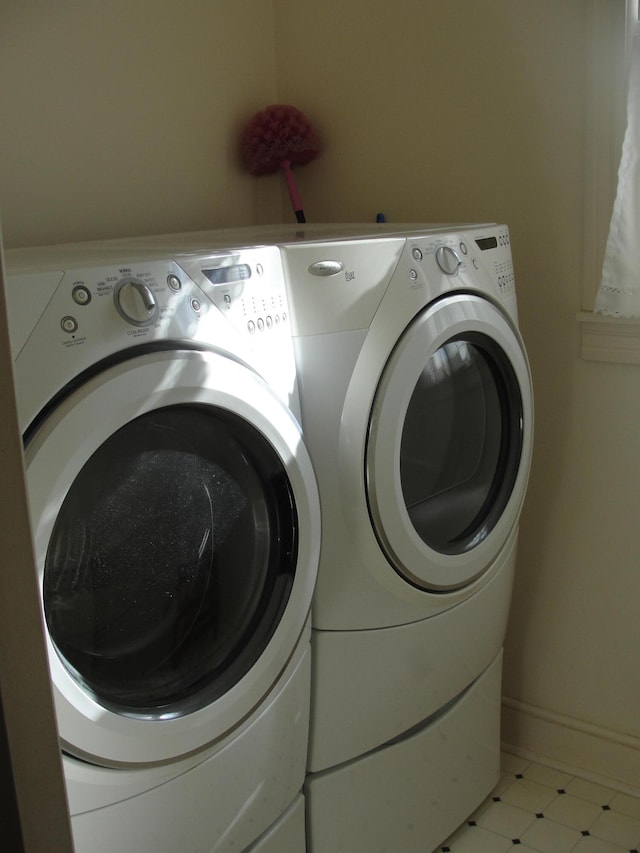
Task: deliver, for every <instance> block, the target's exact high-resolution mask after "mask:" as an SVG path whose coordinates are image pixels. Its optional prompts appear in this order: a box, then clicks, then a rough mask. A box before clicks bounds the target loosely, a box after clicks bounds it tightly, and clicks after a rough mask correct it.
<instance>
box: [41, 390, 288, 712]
mask: <svg viewBox="0 0 640 853" xmlns="http://www.w3.org/2000/svg"><path fill="white" fill-rule="evenodd" d="M296 554H297V518H296V511H295V507H294V501H293V496H292V491H291V487H290V484H289V481H288V479H287V476H286V472H285V470H284V468H283V465H282V463H281V461H280V459H279V457H278V456H277V454H276V453H275V451H274V449H273V448H272V447H271V446H270V444H269V443H268V442H267V441H266V440H265V438H264V437H263V436H262V435H261V434H260V433H259V432H258V430H256V429H255V428H254V427H253V426H251V425H250V424H248V422H246V421H245V420H243V419H242V418H241V417H239V416H238V415H235V414H233V413H231V412H228V411H224V410H223V409H218V408H213V407H204V406H197V405H178V406H169V407H166V408H161V409H156V410H153V411H151V412H148V413H146V414H143V415H141V416H140V417H138V418H136V419H134V420H132V421H130V422H129V423H127V424H125V425H124V426H122V427H121V428H120V429H119V430H118V431H117V432H115V433H114V434H113V435H112V436H111V437H110V438H108V439H107V440H106V441H105V442H104V443H102V444H101V445H100V446H99V447H98V448H97V450H95V452H94V453H93V454H92V455H91V457H90V458H89V459H88V460H87V462H86V463H85V465H84V466H83V468H82V469H81V471H80V472H79V474H78V475H77V476H76V478H75V479H74V481H73V483H72V485H71V487H70V489H69V490H68V492H67V494H66V497H65V499H64V501H63V503H62V506H61V509H60V512H59V514H58V516H57V518H56V521H55V524H54V526H53V530H52V534H51V537H50V541H49V546H48V549H47V554H46V560H45V565H44V576H43V600H44V608H45V617H46V622H47V626H48V629H49V633H50V636H51V639H52V641H53V643H54V645H55V647H56V649H57V651H58V654H59V655H60V657H61V659H62V661H63V663H64V665H65V666H66V668H67V669H68V670H69V672H70V673H71V674H72V676H73V677H74V678H75V679H76V680H77V681H78V682H79V683H81V684H82V685H83V687H84V688H85V689H87V690H88V691H89V692H90V693H92V694H93V695H94V697H95V698H96V699H97V701H98V702H99V703H100V704H102V705H103V706H105V707H107V708H110V709H112V710H114V711H117V712H118V713H121V714H125V715H126V714H129V715H132V716H138V715H139V716H143V717H160V718H166V717H171V716H179V715H182V714H185V713H188V712H191V711H193V710H195V709H197V708H200V707H202V706H204V705H205V704H208V703H210V702H212V701H213V700H215V699H216V698H217V697H218V696H220V695H222V694H223V693H224V692H225V691H227V690H228V689H229V688H230V687H231V686H232V685H234V684H235V683H236V682H238V681H239V680H240V679H241V678H242V677H243V676H244V675H245V673H247V672H248V670H249V669H250V668H251V667H252V665H253V664H254V662H255V661H256V660H257V658H258V657H259V655H260V654H261V653H262V651H263V650H264V648H265V647H266V645H267V644H268V642H269V639H270V637H271V636H272V634H273V632H274V631H275V628H276V626H277V625H278V622H279V619H280V616H281V614H282V612H283V610H284V608H285V605H286V603H287V600H288V598H289V594H290V591H291V588H292V584H293V578H294V572H295V566H296Z"/></svg>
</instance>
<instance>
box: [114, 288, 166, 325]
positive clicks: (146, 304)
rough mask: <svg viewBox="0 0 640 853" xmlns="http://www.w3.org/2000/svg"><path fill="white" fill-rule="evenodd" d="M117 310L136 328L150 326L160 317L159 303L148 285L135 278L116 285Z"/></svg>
mask: <svg viewBox="0 0 640 853" xmlns="http://www.w3.org/2000/svg"><path fill="white" fill-rule="evenodd" d="M113 297H114V299H115V303H116V308H117V309H118V311H119V313H120V314H121V316H122V317H124V319H125V320H127V322H129V323H132V324H133V325H134V326H149V325H150V324H151V323H153V322H155V320H156V318H157V316H158V303H157V302H156V298H155V296H154V295H153V293H152V292H151V289H150V288H149V287H147V285H146V284H145V283H144V282H142V281H138V280H137V279H135V278H126V279H124V280H123V281H121V282H119V283H118V284H117V285H116V289H115V292H114V294H113Z"/></svg>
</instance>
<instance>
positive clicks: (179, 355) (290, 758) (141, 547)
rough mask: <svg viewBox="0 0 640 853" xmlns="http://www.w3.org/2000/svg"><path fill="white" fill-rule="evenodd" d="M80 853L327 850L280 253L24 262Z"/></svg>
mask: <svg viewBox="0 0 640 853" xmlns="http://www.w3.org/2000/svg"><path fill="white" fill-rule="evenodd" d="M6 264H7V273H8V275H7V298H8V307H9V320H10V338H11V344H12V351H13V355H14V365H15V379H16V389H17V398H18V399H17V402H18V410H19V418H20V424H21V428H22V431H23V434H24V447H25V463H26V477H27V487H28V495H29V502H30V512H31V521H32V528H33V537H34V545H35V553H36V559H37V570H38V575H39V582H40V589H41V592H42V595H41V600H42V617H43V624H44V628H45V636H46V642H47V647H48V656H49V666H50V672H51V680H52V690H53V695H54V702H55V709H56V716H57V724H58V730H59V736H60V743H61V748H62V753H63V765H64V774H65V781H66V788H67V795H68V803H69V809H70V813H71V822H72V830H73V836H74V843H75V848H76V850H77V851H78V853H83V851H87V853H89V851H90V853H99V851H113V850H117V851H121V853H134V851H135V853H144V851H149V853H151V851H153V853H159V851H166V853H175V851H178V850H179V851H185V853H186V851H193V853H196V852H197V853H199V851H203V853H204V851H207V853H208V852H209V851H228V850H233V851H240V850H245V849H252V850H256V851H258V850H259V851H271V850H276V849H277V850H282V851H283V853H303V851H304V850H305V833H304V800H303V796H302V794H301V791H302V786H303V782H304V776H305V768H306V760H307V744H308V723H309V690H310V648H309V637H310V628H309V613H310V606H311V598H312V592H313V589H314V584H315V580H316V574H317V563H318V552H319V547H320V517H319V503H318V494H317V487H316V482H315V477H314V473H313V469H312V465H311V461H310V458H309V455H308V453H307V451H306V449H305V445H304V443H303V441H302V436H301V431H300V427H299V421H298V416H299V408H298V394H297V380H296V369H295V362H294V355H293V349H292V343H291V331H290V328H289V317H288V307H287V297H286V292H285V287H284V281H283V270H282V264H281V259H280V253H279V252H278V250H277V249H275V248H268V247H267V248H246V249H242V250H234V249H233V248H232V249H228V250H220V251H217V252H215V253H209V254H207V255H205V256H203V255H199V256H194V255H191V256H189V257H187V256H185V257H181V258H177V257H175V256H172V255H168V254H167V253H166V252H165V250H164V249H163V247H162V245H159V246H158V247H157V248H156V249H154V250H152V249H149V250H148V251H145V252H141V251H140V250H138V249H134V248H133V247H132V246H131V244H128V245H127V244H120V243H118V242H110V243H105V244H94V245H92V246H82V245H78V246H71V247H64V246H62V247H54V248H48V249H47V248H45V249H37V250H36V249H34V250H14V251H9V252H7V253H6Z"/></svg>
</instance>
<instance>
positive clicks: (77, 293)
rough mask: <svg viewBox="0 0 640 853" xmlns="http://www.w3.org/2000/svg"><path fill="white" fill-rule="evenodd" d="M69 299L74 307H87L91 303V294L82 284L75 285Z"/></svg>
mask: <svg viewBox="0 0 640 853" xmlns="http://www.w3.org/2000/svg"><path fill="white" fill-rule="evenodd" d="M71 298H72V299H73V301H74V302H75V303H76V305H88V304H89V303H90V302H91V292H90V291H89V288H88V287H85V286H84V284H77V285H76V286H75V287H74V288H73V290H72V291H71Z"/></svg>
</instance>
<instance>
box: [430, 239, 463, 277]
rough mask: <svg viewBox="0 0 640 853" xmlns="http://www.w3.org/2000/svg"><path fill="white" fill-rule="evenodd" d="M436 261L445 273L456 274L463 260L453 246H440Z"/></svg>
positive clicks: (437, 250)
mask: <svg viewBox="0 0 640 853" xmlns="http://www.w3.org/2000/svg"><path fill="white" fill-rule="evenodd" d="M436 263H437V264H438V266H439V267H440V269H441V270H442V272H443V273H444V274H445V275H455V274H456V273H457V272H458V268H459V266H460V264H461V263H462V261H461V260H460V258H459V257H458V255H457V254H456V252H455V251H454V249H452V248H451V246H438V248H437V249H436Z"/></svg>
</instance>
